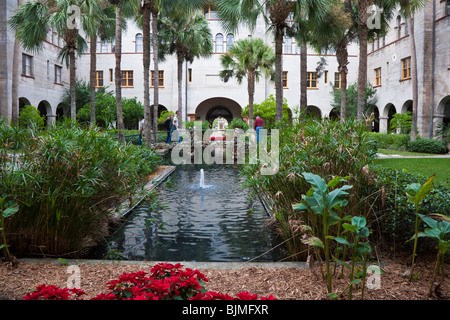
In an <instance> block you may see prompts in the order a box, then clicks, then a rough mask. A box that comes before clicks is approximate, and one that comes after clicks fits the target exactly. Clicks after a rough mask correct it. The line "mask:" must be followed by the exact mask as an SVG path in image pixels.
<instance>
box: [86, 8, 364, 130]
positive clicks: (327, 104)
mask: <svg viewBox="0 0 450 320" xmlns="http://www.w3.org/2000/svg"><path fill="white" fill-rule="evenodd" d="M203 14H204V15H205V17H206V19H207V20H208V23H209V27H210V30H211V34H212V37H213V39H212V40H213V43H214V49H213V54H212V55H211V56H210V57H208V58H200V59H196V60H194V62H193V63H186V62H185V63H184V64H183V116H184V119H183V120H195V119H198V120H208V121H211V122H212V121H213V120H214V118H215V117H217V116H218V114H221V115H222V116H223V117H225V118H227V119H230V118H240V117H241V111H242V110H243V109H244V108H245V107H246V106H247V105H248V91H247V82H246V80H244V81H243V82H242V84H241V85H239V84H238V83H237V81H236V80H234V79H230V80H229V81H228V82H223V81H222V80H221V79H220V78H219V73H220V71H221V70H222V67H221V63H220V57H221V55H223V54H224V53H225V52H227V51H228V50H227V49H228V48H229V47H231V46H232V45H233V43H234V42H236V41H238V40H241V39H247V38H261V39H263V40H264V41H265V43H266V44H268V45H270V46H272V47H273V48H274V47H275V46H274V41H273V33H271V32H267V31H266V30H267V29H268V27H267V25H266V23H265V22H264V20H263V18H259V19H258V21H257V25H256V28H255V29H254V31H253V32H251V31H250V30H249V29H248V28H246V27H245V26H241V27H240V28H239V31H238V33H236V34H231V33H227V32H225V31H224V30H223V28H222V26H221V23H220V20H218V19H217V13H216V12H215V11H214V9H213V8H212V7H205V8H204V10H203ZM122 42H123V43H122V64H121V69H122V71H123V73H122V74H123V76H124V77H126V78H127V79H130V80H127V81H125V82H124V85H123V86H122V96H123V97H127V98H134V97H136V98H137V100H139V101H141V102H143V92H144V85H143V81H144V79H143V62H142V30H141V29H140V28H139V27H138V26H137V25H136V24H135V23H134V22H133V21H128V24H127V29H126V31H125V32H124V34H123V38H122ZM96 45H97V52H98V54H97V78H98V79H100V81H97V85H98V86H99V87H105V88H106V89H107V91H111V92H114V88H115V82H114V68H115V56H114V50H113V49H114V46H115V44H114V41H103V42H102V41H100V40H98V41H97V43H96ZM283 53H284V54H283V96H284V97H285V98H286V100H287V104H288V106H289V108H290V109H291V111H292V112H293V113H294V114H295V111H296V110H298V108H299V105H300V48H299V46H298V45H297V43H296V41H295V39H294V38H285V42H284V45H283ZM321 58H324V59H325V60H326V62H327V66H326V68H325V70H324V72H323V74H322V75H321V76H319V75H318V73H317V71H316V69H317V66H318V62H319V61H320V60H321ZM349 61H350V64H349V69H350V70H351V71H350V73H349V79H348V81H349V83H352V82H355V81H356V80H357V68H358V46H357V45H356V44H352V45H351V46H350V47H349ZM307 62H308V68H307V72H308V80H309V81H308V106H307V112H310V113H314V114H317V115H318V116H322V117H325V116H329V115H330V113H331V110H332V107H331V101H332V91H333V90H334V87H335V86H337V87H338V86H339V81H335V77H336V76H335V75H336V74H337V75H339V74H338V64H337V61H336V56H335V55H334V54H333V53H330V54H323V55H319V54H317V53H315V51H314V50H312V49H309V50H308V57H307ZM152 66H153V55H152V56H151V67H150V69H151V77H152V79H153V78H154V76H153V75H152V73H153V71H152V70H153V68H152ZM89 68H90V67H89V53H86V54H84V55H83V56H82V57H81V59H80V60H79V65H78V70H79V72H80V75H81V77H83V79H84V80H86V81H88V80H89ZM337 80H339V79H337ZM158 82H159V85H160V90H159V104H160V110H165V109H167V110H170V111H175V110H177V108H178V105H177V104H178V102H177V101H178V100H177V97H178V96H177V94H178V83H177V60H176V57H175V55H173V56H170V57H167V59H166V61H165V62H162V63H159V79H158ZM153 85H154V83H153V80H152V82H151V90H150V102H152V100H153V98H152V96H153ZM270 95H275V85H274V82H271V81H270V79H268V78H265V77H262V78H261V79H260V81H259V82H258V83H256V88H255V98H254V99H255V103H261V102H262V101H263V100H265V99H266V98H268V97H269V96H270Z"/></svg>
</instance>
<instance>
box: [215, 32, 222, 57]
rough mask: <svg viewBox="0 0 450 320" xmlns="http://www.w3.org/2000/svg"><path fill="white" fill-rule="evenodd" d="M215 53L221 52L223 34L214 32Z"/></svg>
mask: <svg viewBox="0 0 450 320" xmlns="http://www.w3.org/2000/svg"><path fill="white" fill-rule="evenodd" d="M216 53H223V34H221V33H218V34H216Z"/></svg>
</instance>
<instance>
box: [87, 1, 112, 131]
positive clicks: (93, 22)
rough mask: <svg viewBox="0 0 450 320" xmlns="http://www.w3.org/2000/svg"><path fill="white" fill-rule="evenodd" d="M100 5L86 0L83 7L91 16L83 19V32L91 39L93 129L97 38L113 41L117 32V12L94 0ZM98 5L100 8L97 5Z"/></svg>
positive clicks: (91, 117) (93, 121) (108, 5)
mask: <svg viewBox="0 0 450 320" xmlns="http://www.w3.org/2000/svg"><path fill="white" fill-rule="evenodd" d="M95 1H98V3H93V1H92V0H86V1H85V2H84V3H83V6H86V8H85V9H86V10H85V11H89V12H90V13H91V14H90V16H89V19H83V21H82V24H83V30H84V32H85V33H86V36H88V37H89V38H90V50H89V54H90V77H89V83H90V91H91V92H90V93H91V101H90V104H91V114H90V122H91V127H94V126H95V124H96V119H95V88H96V83H97V37H98V36H100V38H101V39H102V40H103V39H107V38H108V39H111V38H112V37H113V35H114V32H115V27H114V26H115V11H114V8H113V7H112V6H111V5H110V3H109V2H108V1H107V0H94V2H95ZM96 4H98V7H96V6H95V5H96Z"/></svg>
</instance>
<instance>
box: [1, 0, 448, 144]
mask: <svg viewBox="0 0 450 320" xmlns="http://www.w3.org/2000/svg"><path fill="white" fill-rule="evenodd" d="M16 7H17V1H15V0H6V1H2V2H1V4H0V35H1V37H0V112H1V115H2V116H5V117H10V116H11V103H12V100H11V99H12V97H11V85H12V76H13V74H12V60H13V56H14V34H13V33H12V32H11V31H10V29H9V28H8V26H7V23H6V21H7V20H8V19H9V18H10V17H11V16H12V15H13V14H14V10H15V9H16ZM203 14H204V15H205V17H206V19H207V20H208V23H209V27H210V30H211V33H212V37H213V43H214V53H213V54H212V55H211V56H210V57H209V58H201V59H196V60H194V62H193V63H184V65H183V111H184V112H183V115H184V117H185V118H184V119H183V120H195V119H199V120H208V121H213V120H214V118H215V117H217V116H218V115H219V114H220V115H222V116H223V117H225V118H227V119H232V118H240V117H241V111H242V110H243V109H244V108H245V107H246V106H247V105H248V93H247V85H246V81H244V82H243V83H242V84H241V85H239V84H238V83H237V82H236V81H235V80H234V79H231V80H230V81H228V82H226V83H225V82H223V81H222V80H220V78H219V73H220V71H221V69H222V68H221V63H220V57H221V55H223V54H224V53H225V52H227V49H228V48H229V47H230V46H232V45H233V43H234V42H236V41H237V40H240V39H246V38H249V37H253V38H262V39H263V40H264V41H265V42H266V43H267V44H269V45H271V46H272V47H274V43H273V34H272V33H270V32H267V29H268V28H267V25H266V23H265V22H264V21H263V19H262V18H259V20H258V22H257V25H256V28H255V29H254V31H253V32H251V31H250V30H249V29H247V28H246V27H241V28H239V31H238V32H237V33H236V34H230V33H227V32H225V31H224V30H223V28H222V26H221V23H220V21H219V20H218V16H217V12H215V11H214V8H213V7H211V6H206V7H205V8H204V9H203ZM414 18H415V40H416V51H417V66H418V78H419V81H418V85H419V98H418V129H419V134H420V135H421V136H423V137H428V135H429V133H430V132H433V133H435V132H436V128H437V126H438V125H439V124H442V123H448V122H450V85H449V82H450V81H449V80H450V0H433V1H429V2H428V4H427V6H426V8H424V9H423V10H421V11H419V12H417V13H416V14H415V16H414ZM89 45H91V44H89ZM95 45H96V46H97V87H105V88H106V89H107V91H111V92H114V88H115V85H114V74H115V72H114V68H115V56H114V47H115V44H114V41H101V40H98V41H97V43H96V44H95ZM62 46H63V43H62V39H60V38H59V37H58V36H57V34H56V33H55V32H53V30H49V34H48V38H47V40H46V42H45V43H44V49H43V51H42V52H39V53H33V52H26V51H25V50H23V49H22V48H21V50H20V54H19V59H20V68H19V69H20V72H19V97H18V98H19V104H20V106H21V107H22V106H24V105H33V106H35V107H36V108H38V110H39V111H40V112H41V113H42V114H45V115H46V116H47V119H48V120H50V121H51V120H52V119H54V118H55V117H56V115H63V114H65V115H67V114H68V110H63V109H62V108H61V102H62V99H63V97H64V96H65V93H66V91H67V89H68V88H69V71H68V69H67V68H66V67H65V64H63V63H61V61H59V60H58V58H57V57H58V53H59V51H60V50H61V48H62ZM142 47H143V44H142V30H141V29H140V28H139V27H138V26H137V25H136V24H135V23H134V22H133V21H128V26H127V29H126V31H124V34H123V44H122V64H121V69H122V74H123V78H124V79H123V81H122V96H123V97H127V98H134V97H136V98H137V100H139V101H141V102H143V91H144V85H143V81H144V79H143V62H142ZM358 55H359V50H358V45H357V44H351V45H350V46H349V65H348V84H351V83H354V82H356V81H357V76H358V62H359V58H358ZM300 57H301V55H300V48H299V46H298V45H297V43H296V41H295V39H293V38H285V41H284V44H283V96H284V98H286V100H287V103H288V106H289V108H290V109H291V111H292V112H293V114H294V115H295V111H296V110H298V108H299V104H300ZM410 57H411V45H410V39H409V28H408V25H407V23H406V20H405V19H404V18H403V17H402V16H401V15H400V14H398V15H394V18H393V19H392V21H391V22H390V30H389V32H388V33H387V34H386V35H385V36H384V37H380V38H379V39H376V40H375V41H374V42H373V43H369V48H368V74H367V78H368V79H367V80H368V82H370V83H372V85H373V86H374V87H375V89H376V91H377V93H376V96H375V98H376V99H377V106H376V107H375V109H374V114H375V116H376V118H377V122H378V123H379V126H378V125H377V126H376V130H379V131H381V132H387V131H388V130H389V126H390V120H391V119H392V116H393V114H395V113H406V112H407V111H408V110H411V107H412V85H411V78H410V76H411V74H410ZM323 59H325V61H326V67H325V68H324V70H323V73H317V70H316V69H317V66H318V63H319V62H321V61H322V60H323ZM152 66H153V55H152V57H151V67H150V68H151V69H152V70H153V67H152ZM89 70H90V59H89V48H87V49H86V53H84V54H82V55H81V57H80V58H79V59H78V60H77V77H78V79H83V80H85V81H89ZM159 70H160V73H159V75H158V76H157V82H158V84H159V86H160V90H159V103H160V110H165V109H167V110H170V111H175V110H176V109H177V108H178V107H177V103H178V102H177V92H178V84H177V62H176V58H175V56H171V57H167V59H166V61H165V62H162V63H160V64H159ZM307 72H308V90H307V95H308V105H307V108H306V110H307V112H309V113H313V114H316V115H318V116H321V117H328V116H332V115H333V112H332V106H331V104H332V99H333V95H332V93H333V91H334V89H335V88H338V87H339V84H340V83H339V80H340V79H339V73H338V64H337V61H336V56H335V55H334V54H333V53H332V52H328V53H327V54H317V53H316V52H315V51H314V50H312V49H310V48H309V49H308V57H307ZM153 85H155V81H154V75H153V77H152V81H151V87H153ZM151 89H152V88H151ZM270 95H275V86H274V83H273V82H271V81H270V80H269V79H267V78H261V79H260V81H259V82H258V83H257V84H256V88H255V103H260V102H262V101H263V100H265V99H266V98H268V97H269V96H270ZM152 100H153V90H150V102H152Z"/></svg>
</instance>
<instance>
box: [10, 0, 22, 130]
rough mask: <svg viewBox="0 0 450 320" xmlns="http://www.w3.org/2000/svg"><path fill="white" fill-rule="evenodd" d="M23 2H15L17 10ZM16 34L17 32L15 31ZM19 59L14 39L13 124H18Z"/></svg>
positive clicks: (16, 42)
mask: <svg viewBox="0 0 450 320" xmlns="http://www.w3.org/2000/svg"><path fill="white" fill-rule="evenodd" d="M22 3H23V0H17V8H20V6H21V5H22ZM16 32H17V31H16ZM19 59H20V40H19V39H18V38H17V35H16V38H15V39H14V56H13V72H12V82H11V98H12V107H11V121H12V122H13V123H18V121H19V94H18V92H19Z"/></svg>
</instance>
